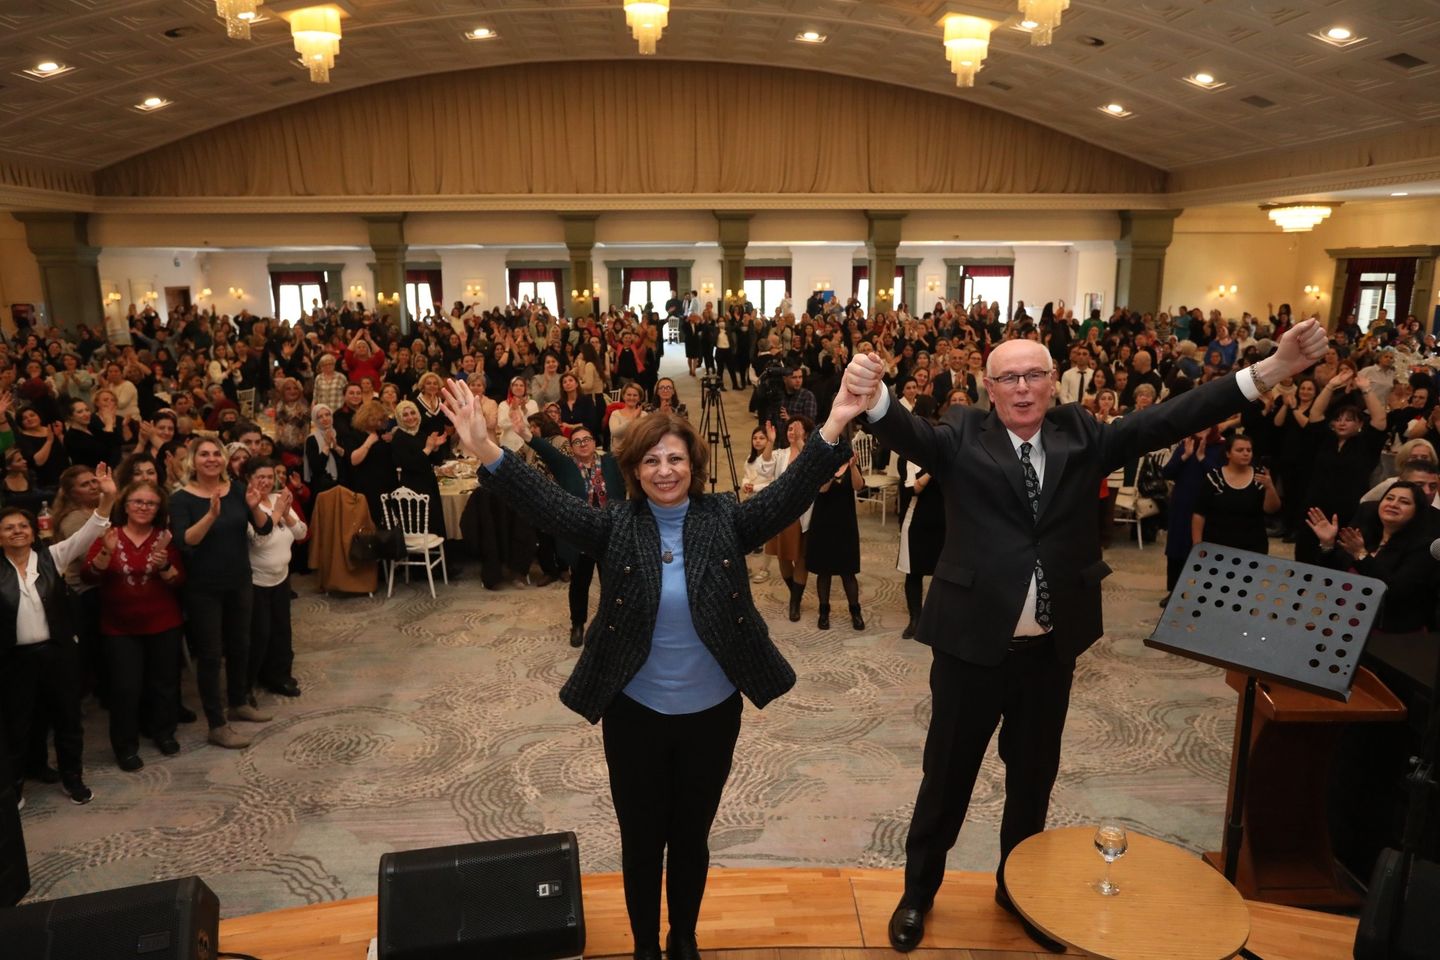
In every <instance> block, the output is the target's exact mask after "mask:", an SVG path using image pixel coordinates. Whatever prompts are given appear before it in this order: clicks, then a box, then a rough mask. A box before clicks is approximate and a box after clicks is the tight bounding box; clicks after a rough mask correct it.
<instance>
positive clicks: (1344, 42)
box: [1310, 26, 1365, 47]
mask: <svg viewBox="0 0 1440 960" xmlns="http://www.w3.org/2000/svg"><path fill="white" fill-rule="evenodd" d="M1310 36H1312V37H1314V38H1315V39H1316V40H1320V41H1322V42H1324V43H1328V44H1330V46H1332V47H1348V46H1350V45H1351V44H1355V43H1359V42H1360V41H1361V40H1364V39H1365V38H1364V37H1362V36H1359V35H1357V34H1356V33H1355V31H1354V30H1351V29H1350V28H1349V27H1339V26H1336V27H1330V28H1328V29H1325V30H1320V31H1317V32H1315V33H1312V34H1310Z"/></svg>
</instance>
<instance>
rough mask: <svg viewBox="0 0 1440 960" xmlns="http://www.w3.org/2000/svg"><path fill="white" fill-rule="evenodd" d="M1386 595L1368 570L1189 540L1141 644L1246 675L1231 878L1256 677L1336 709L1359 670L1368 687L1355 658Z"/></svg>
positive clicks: (1229, 836)
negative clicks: (1343, 568)
mask: <svg viewBox="0 0 1440 960" xmlns="http://www.w3.org/2000/svg"><path fill="white" fill-rule="evenodd" d="M1384 596H1385V584H1384V583H1383V582H1381V581H1379V580H1376V579H1374V578H1373V577H1363V576H1360V575H1358V574H1354V573H1348V572H1344V571H1339V570H1331V569H1328V568H1326V567H1316V566H1312V565H1310V564H1305V563H1298V562H1296V561H1294V560H1286V559H1284V558H1281V557H1271V556H1267V555H1265V554H1261V553H1253V552H1251V551H1248V550H1237V549H1235V548H1232V547H1222V546H1217V545H1216V544H1213V543H1198V544H1196V545H1195V546H1194V548H1193V549H1192V550H1191V551H1190V555H1189V557H1187V558H1186V560H1185V566H1184V568H1183V570H1182V572H1181V574H1180V579H1179V580H1178V581H1177V582H1176V584H1175V589H1174V590H1173V591H1172V592H1171V595H1170V601H1169V602H1168V603H1167V604H1166V606H1165V612H1164V614H1162V615H1161V617H1160V622H1159V623H1158V624H1156V627H1155V631H1154V633H1153V634H1152V635H1151V636H1150V637H1149V638H1148V639H1146V640H1145V644H1146V645H1147V646H1151V647H1155V648H1156V649H1159V650H1165V651H1167V652H1169V653H1174V654H1177V655H1179V656H1182V657H1187V658H1189V659H1192V660H1200V661H1203V662H1205V663H1210V664H1214V665H1215V666H1218V667H1224V668H1226V669H1227V670H1234V671H1238V672H1239V673H1241V674H1244V675H1245V678H1246V679H1245V684H1244V689H1243V691H1242V692H1241V696H1240V717H1239V723H1238V726H1237V730H1236V737H1235V755H1234V759H1233V765H1232V769H1231V781H1230V787H1231V792H1230V803H1229V815H1228V818H1227V824H1226V830H1225V849H1224V858H1223V859H1224V868H1223V870H1224V874H1225V878H1226V879H1227V880H1229V881H1230V882H1231V883H1235V882H1236V878H1237V873H1238V867H1239V859H1240V849H1241V841H1242V840H1243V839H1244V827H1243V824H1244V812H1245V790H1246V785H1247V777H1248V773H1249V760H1250V752H1251V744H1252V736H1251V734H1252V729H1253V724H1254V717H1255V701H1256V688H1257V685H1258V680H1259V679H1265V680H1271V681H1275V682H1276V683H1278V684H1283V685H1284V686H1287V687H1293V688H1296V689H1298V690H1302V691H1307V692H1308V693H1311V694H1317V695H1318V696H1319V697H1323V698H1325V699H1326V700H1327V701H1330V702H1331V703H1332V704H1333V705H1334V706H1335V707H1336V708H1337V709H1336V710H1335V712H1336V713H1337V714H1341V713H1343V712H1344V711H1345V707H1344V706H1341V705H1342V704H1346V703H1348V702H1349V700H1350V691H1351V686H1352V684H1353V683H1354V682H1355V680H1356V678H1357V677H1360V676H1362V675H1364V677H1365V678H1366V679H1365V681H1364V682H1363V683H1362V686H1364V687H1366V688H1367V689H1368V687H1369V682H1370V681H1373V679H1374V678H1373V676H1372V675H1370V674H1369V673H1368V671H1363V670H1362V669H1361V667H1360V655H1361V653H1362V652H1363V651H1364V648H1365V642H1366V639H1367V638H1368V637H1369V635H1370V628H1371V625H1372V624H1373V623H1374V622H1375V617H1376V614H1377V613H1378V612H1379V608H1380V604H1381V602H1382V601H1383V599H1384ZM1358 705H1359V704H1358V703H1357V706H1358ZM1336 719H1344V718H1343V717H1340V716H1337V717H1336ZM1300 760H1301V762H1309V763H1312V764H1320V763H1323V760H1322V759H1320V758H1314V757H1302V758H1300ZM1327 848H1328V844H1327ZM1244 886H1246V885H1242V892H1246V891H1245V890H1244V889H1243V887H1244ZM1252 893H1253V891H1252Z"/></svg>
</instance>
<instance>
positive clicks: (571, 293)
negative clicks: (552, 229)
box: [560, 213, 620, 320]
mask: <svg viewBox="0 0 1440 960" xmlns="http://www.w3.org/2000/svg"><path fill="white" fill-rule="evenodd" d="M599 217H600V215H599V214H598V213H562V214H560V220H561V222H562V223H564V225H565V249H566V250H568V251H569V253H570V289H569V290H562V291H561V292H560V296H562V297H568V298H569V299H568V300H567V301H566V302H567V303H569V305H570V307H569V310H568V316H569V317H570V319H572V320H578V319H580V318H581V317H588V316H590V315H591V314H593V313H595V301H596V291H595V277H594V265H593V263H592V260H591V258H592V256H593V254H594V250H595V221H596V220H597V219H599ZM610 295H611V296H612V297H615V296H619V295H620V292H619V291H616V290H613V289H612V290H611V291H610Z"/></svg>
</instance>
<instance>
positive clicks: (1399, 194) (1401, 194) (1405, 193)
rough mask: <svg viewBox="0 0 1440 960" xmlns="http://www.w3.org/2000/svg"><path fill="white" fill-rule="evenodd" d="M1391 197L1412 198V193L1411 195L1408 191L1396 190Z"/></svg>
mask: <svg viewBox="0 0 1440 960" xmlns="http://www.w3.org/2000/svg"><path fill="white" fill-rule="evenodd" d="M1390 196H1392V197H1408V196H1410V193H1409V191H1406V190H1396V191H1395V192H1394V193H1392V194H1390Z"/></svg>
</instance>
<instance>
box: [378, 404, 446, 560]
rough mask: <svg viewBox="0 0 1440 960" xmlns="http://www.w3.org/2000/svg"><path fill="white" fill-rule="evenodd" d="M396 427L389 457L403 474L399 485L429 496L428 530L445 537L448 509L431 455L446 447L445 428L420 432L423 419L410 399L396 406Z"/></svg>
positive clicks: (391, 439)
mask: <svg viewBox="0 0 1440 960" xmlns="http://www.w3.org/2000/svg"><path fill="white" fill-rule="evenodd" d="M395 419H396V421H397V427H396V430H395V433H394V435H393V436H392V437H391V438H390V459H391V460H392V461H393V462H394V464H395V469H396V470H397V471H398V472H399V474H400V485H401V486H405V487H409V488H410V489H411V490H414V491H415V492H416V493H423V494H426V495H427V496H429V497H430V510H429V517H428V521H429V526H428V527H427V529H428V530H429V532H431V533H433V534H436V535H437V536H441V537H443V536H445V511H444V509H443V508H442V507H441V505H440V482H439V481H438V480H436V479H435V464H434V463H433V462H432V459H431V455H432V454H434V453H435V452H436V451H437V450H440V449H442V448H444V446H445V431H444V430H443V429H442V430H436V431H433V432H431V433H429V434H423V433H421V432H420V427H421V424H422V423H423V422H424V418H423V417H422V416H421V415H420V408H419V407H417V406H416V405H415V404H413V403H411V402H410V401H409V400H401V401H400V402H399V403H397V404H396V405H395Z"/></svg>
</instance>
